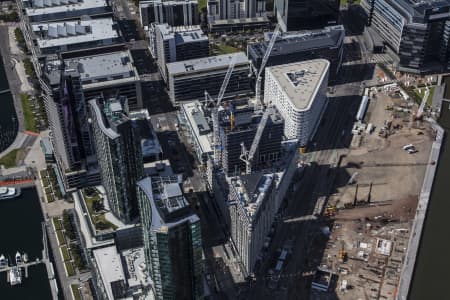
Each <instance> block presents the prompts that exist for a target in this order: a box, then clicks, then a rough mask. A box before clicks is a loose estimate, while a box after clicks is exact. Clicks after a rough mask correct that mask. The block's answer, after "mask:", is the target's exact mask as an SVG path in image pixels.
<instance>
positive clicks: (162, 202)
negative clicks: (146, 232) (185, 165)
mask: <svg viewBox="0 0 450 300" xmlns="http://www.w3.org/2000/svg"><path fill="white" fill-rule="evenodd" d="M182 181H183V179H182V177H181V176H167V177H147V178H144V179H142V180H141V181H139V182H138V186H139V187H140V188H141V190H142V191H144V193H145V194H146V196H147V199H148V201H149V202H150V206H151V208H152V224H151V228H152V230H154V231H158V232H167V231H168V229H169V228H171V227H174V226H176V225H177V224H179V223H182V222H185V221H190V222H196V221H198V216H197V215H195V214H193V213H192V212H191V210H190V206H189V203H188V202H187V201H186V198H185V197H184V195H183V192H182V190H181V183H182Z"/></svg>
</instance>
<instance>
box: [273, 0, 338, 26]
mask: <svg viewBox="0 0 450 300" xmlns="http://www.w3.org/2000/svg"><path fill="white" fill-rule="evenodd" d="M339 6H340V0H275V5H274V9H275V15H276V16H277V19H278V23H279V24H280V25H281V29H282V30H283V31H294V30H302V29H319V28H323V27H325V26H328V25H336V24H337V23H338V20H339Z"/></svg>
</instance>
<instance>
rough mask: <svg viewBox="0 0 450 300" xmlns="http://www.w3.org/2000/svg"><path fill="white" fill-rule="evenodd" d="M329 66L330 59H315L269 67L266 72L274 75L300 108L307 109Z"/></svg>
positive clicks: (291, 99) (287, 94)
mask: <svg viewBox="0 0 450 300" xmlns="http://www.w3.org/2000/svg"><path fill="white" fill-rule="evenodd" d="M329 67H330V62H329V61H328V60H325V59H313V60H307V61H302V62H296V63H291V64H286V65H279V66H273V67H267V68H266V72H267V73H271V74H272V75H273V77H274V79H275V80H276V81H277V83H278V85H279V86H280V88H281V89H282V90H283V92H284V93H285V94H286V96H287V97H288V98H289V99H290V101H291V102H292V103H293V104H294V105H295V107H296V108H297V109H298V110H306V109H308V108H309V106H310V105H311V103H312V101H313V100H314V98H315V97H316V94H317V92H318V90H319V88H320V86H321V84H322V82H323V80H324V79H325V76H326V74H327V73H328V69H329ZM266 78H267V76H266Z"/></svg>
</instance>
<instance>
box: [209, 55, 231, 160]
mask: <svg viewBox="0 0 450 300" xmlns="http://www.w3.org/2000/svg"><path fill="white" fill-rule="evenodd" d="M235 64H236V56H233V57H232V58H231V61H230V65H229V66H228V70H227V73H226V74H225V78H224V80H223V83H222V86H221V87H220V90H219V94H218V95H217V99H216V101H214V100H213V99H212V97H211V95H209V93H208V91H206V90H205V103H206V104H208V103H210V102H211V103H213V104H214V107H213V108H212V110H211V117H212V121H213V143H214V164H215V165H216V166H217V165H219V164H220V151H221V147H222V145H221V142H220V136H219V107H220V103H221V102H222V99H223V96H224V95H225V91H226V89H227V86H228V83H229V82H230V78H231V74H232V73H233V70H234V65H235Z"/></svg>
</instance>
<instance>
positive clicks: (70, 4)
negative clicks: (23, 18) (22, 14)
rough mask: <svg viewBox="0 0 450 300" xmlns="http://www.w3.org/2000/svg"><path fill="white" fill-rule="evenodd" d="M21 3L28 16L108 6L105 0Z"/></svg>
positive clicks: (60, 0)
mask: <svg viewBox="0 0 450 300" xmlns="http://www.w3.org/2000/svg"><path fill="white" fill-rule="evenodd" d="M23 4H24V8H25V11H26V14H27V15H28V16H30V17H31V16H40V15H51V14H57V13H64V12H72V11H83V10H88V9H94V8H100V7H101V8H103V7H108V3H107V2H106V0H31V1H30V0H24V1H23Z"/></svg>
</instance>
